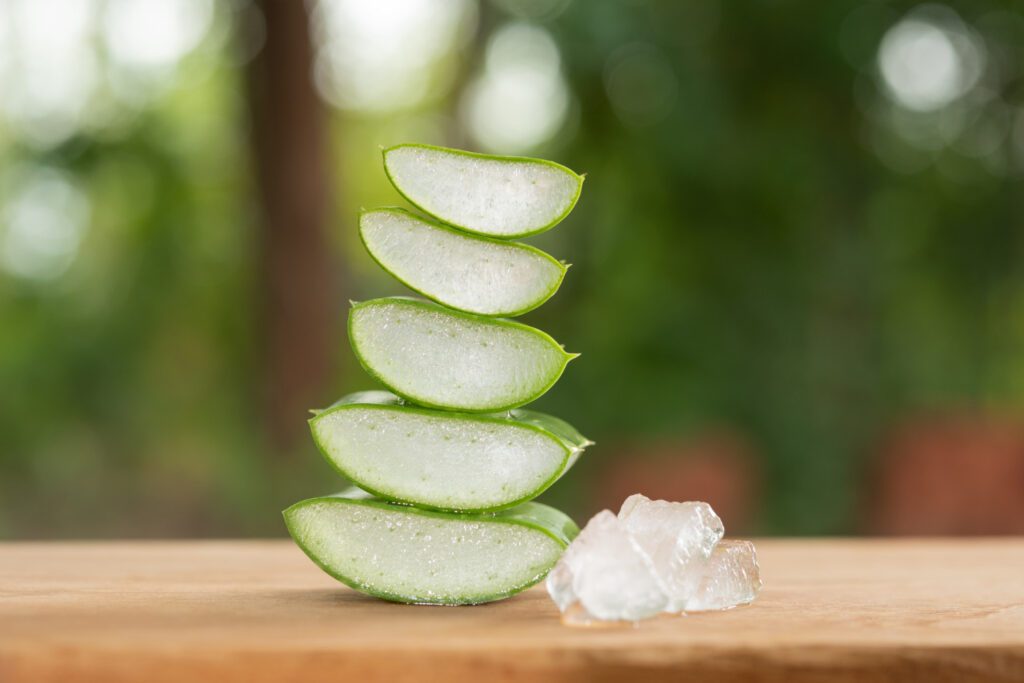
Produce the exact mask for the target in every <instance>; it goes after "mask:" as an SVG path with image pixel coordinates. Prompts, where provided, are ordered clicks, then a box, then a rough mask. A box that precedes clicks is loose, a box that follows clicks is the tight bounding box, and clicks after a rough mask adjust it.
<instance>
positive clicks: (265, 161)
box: [249, 0, 337, 453]
mask: <svg viewBox="0 0 1024 683" xmlns="http://www.w3.org/2000/svg"><path fill="white" fill-rule="evenodd" d="M258 5H259V7H260V8H261V9H262V11H263V13H264V17H265V19H266V42H265V44H264V46H263V48H262V50H261V51H260V52H259V54H258V55H257V56H256V58H255V59H254V60H253V61H252V63H251V66H250V73H249V102H250V107H251V112H252V123H253V134H252V145H253V156H254V161H255V165H256V172H257V177H258V189H259V200H260V203H261V207H260V208H261V209H262V216H261V218H262V220H261V222H262V225H261V235H260V254H259V257H260V266H259V267H260V270H259V282H258V288H259V291H258V294H259V303H260V307H261V311H260V313H261V334H262V340H261V348H262V354H261V357H260V362H261V363H262V368H263V373H264V375H263V377H264V383H263V390H264V391H265V392H266V393H265V401H264V406H263V410H264V411H265V419H264V425H265V428H266V430H267V436H268V438H269V440H270V444H271V446H272V447H274V448H275V450H277V451H278V452H279V453H289V452H292V451H294V450H295V447H296V446H297V445H298V443H299V439H305V438H306V437H307V436H308V434H307V430H306V420H305V418H306V411H307V409H308V408H311V407H315V406H318V405H321V404H322V403H323V401H324V400H325V398H326V395H325V389H326V383H327V381H328V379H329V378H330V377H331V372H330V370H331V358H332V351H333V348H334V343H335V339H334V336H335V332H336V330H337V326H336V325H335V324H334V321H333V319H332V312H333V311H332V309H333V307H332V306H331V301H332V300H334V299H335V297H336V296H337V292H336V291H335V276H336V273H335V270H334V267H333V263H332V259H331V250H330V245H329V243H328V239H327V222H328V217H329V214H330V202H329V193H328V190H329V186H330V183H329V177H330V176H329V163H328V155H327V134H326V133H327V131H326V118H325V112H324V109H323V106H322V104H321V102H320V100H319V98H318V97H317V94H316V92H315V90H314V88H313V82H312V77H311V73H312V71H311V67H312V63H313V48H312V44H311V41H310V31H309V17H308V16H307V13H306V3H305V2H302V0H259V2H258Z"/></svg>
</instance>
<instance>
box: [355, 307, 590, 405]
mask: <svg viewBox="0 0 1024 683" xmlns="http://www.w3.org/2000/svg"><path fill="white" fill-rule="evenodd" d="M348 333H349V339H350V341H351V342H352V350H353V351H355V354H356V356H357V357H358V358H359V362H360V363H362V365H363V367H364V368H365V369H366V371H367V372H368V373H370V374H371V375H373V376H374V377H375V378H377V379H378V380H380V381H381V382H382V383H383V384H384V385H385V386H387V387H388V388H389V389H391V390H392V391H394V392H395V393H396V394H398V395H400V396H402V397H403V398H405V399H408V400H409V401H412V402H413V403H418V404H419V405H422V406H427V407H430V408H443V409H450V410H466V411H470V412H492V411H499V410H508V409H511V408H517V407H519V406H521V405H523V404H525V403H529V402H530V401H532V400H534V399H536V398H537V397H538V396H540V395H541V394H543V393H544V392H545V391H547V390H548V389H550V388H551V386H552V385H553V384H554V383H555V382H556V381H557V380H558V378H559V377H560V376H561V374H562V371H563V370H564V369H565V366H566V364H567V363H568V362H569V361H570V360H572V359H573V358H575V357H576V356H577V355H579V354H570V353H566V352H565V350H564V349H562V347H561V346H559V344H558V343H557V342H556V341H555V340H554V339H552V338H551V337H549V336H548V335H547V334H545V333H544V332H541V331H540V330H537V329H534V328H532V327H528V326H526V325H523V324H520V323H517V322H513V321H511V320H502V319H494V318H485V317H481V316H477V315H472V314H470V313H460V312H458V311H452V310H449V309H447V308H444V307H442V306H439V305H437V304H435V303H430V302H428V301H420V300H418V299H406V298H403V297H392V298H385V299H373V300H371V301H365V302H363V303H358V304H354V305H353V306H352V311H351V312H350V314H349V318H348Z"/></svg>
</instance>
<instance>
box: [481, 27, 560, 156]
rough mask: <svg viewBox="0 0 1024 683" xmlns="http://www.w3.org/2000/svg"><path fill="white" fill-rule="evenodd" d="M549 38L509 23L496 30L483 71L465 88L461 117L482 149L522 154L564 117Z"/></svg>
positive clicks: (555, 50) (536, 29) (555, 49)
mask: <svg viewBox="0 0 1024 683" xmlns="http://www.w3.org/2000/svg"><path fill="white" fill-rule="evenodd" d="M561 61H562V60H561V55H560V54H559V52H558V46H557V45H556V44H555V41H554V39H552V37H551V35H550V34H549V33H548V32H547V31H546V30H544V29H543V28H541V27H539V26H534V25H531V24H527V23H521V22H515V23H510V24H507V25H505V26H503V27H501V28H500V29H498V30H497V31H496V32H495V33H494V35H493V37H492V38H491V40H490V42H489V43H488V44H487V53H486V59H485V62H484V70H483V72H482V73H481V74H479V76H478V77H477V78H476V79H475V80H474V81H473V82H472V83H470V84H469V86H468V87H467V88H466V92H465V94H464V96H463V101H462V112H463V118H464V119H465V121H466V123H467V126H468V128H469V132H470V134H471V135H472V136H473V139H474V140H475V141H476V142H477V143H478V144H479V145H480V146H481V147H483V148H484V149H486V150H489V151H494V152H502V153H507V154H519V153H523V152H528V151H530V150H532V149H534V148H535V147H537V146H538V145H540V144H542V143H544V142H546V141H548V140H550V139H551V138H552V137H554V135H555V134H556V133H557V132H558V131H559V130H560V129H561V127H562V125H563V124H564V123H565V121H566V118H567V117H568V114H569V86H568V84H567V83H566V81H565V77H564V76H563V75H562V69H561Z"/></svg>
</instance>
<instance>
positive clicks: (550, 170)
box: [384, 145, 583, 238]
mask: <svg viewBox="0 0 1024 683" xmlns="http://www.w3.org/2000/svg"><path fill="white" fill-rule="evenodd" d="M384 170H385V172H386V173H387V175H388V178H390V179H391V183H392V184H393V185H394V186H395V189H396V190H398V191H399V192H400V193H401V194H402V196H403V197H405V198H406V199H408V200H409V201H410V202H412V203H413V204H414V205H416V206H417V207H419V208H420V209H422V210H423V211H425V212H427V213H429V214H430V215H431V216H434V217H435V218H437V219H438V220H441V221H443V222H445V223H448V224H449V225H454V226H455V227H457V228H461V229H463V230H467V231H469V232H475V233H479V234H481V235H491V236H493V237H505V238H508V237H524V236H526V235H534V234H537V233H539V232H543V231H545V230H547V229H549V228H552V227H554V226H555V225H556V224H558V222H559V221H561V220H562V219H563V218H565V217H566V215H568V213H569V212H570V211H572V208H573V206H575V205H576V200H577V199H578V198H579V195H580V189H581V188H582V187H583V176H580V175H578V174H576V173H574V172H573V171H571V170H569V169H568V168H566V167H565V166H562V165H560V164H556V163H554V162H552V161H545V160H543V159H528V158H525V157H501V156H490V155H486V154H475V153H473V152H464V151H462V150H457V149H446V148H443V147H433V146H430V145H398V146H396V147H391V148H389V149H386V150H384Z"/></svg>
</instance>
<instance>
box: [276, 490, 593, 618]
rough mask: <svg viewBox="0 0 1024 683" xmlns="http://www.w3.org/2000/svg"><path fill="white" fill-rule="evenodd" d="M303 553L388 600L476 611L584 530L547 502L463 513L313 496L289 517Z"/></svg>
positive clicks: (519, 586) (544, 569)
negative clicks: (470, 606)
mask: <svg viewBox="0 0 1024 683" xmlns="http://www.w3.org/2000/svg"><path fill="white" fill-rule="evenodd" d="M284 517H285V523H286V524H287V525H288V531H289V533H291V535H292V538H294V539H295V542H296V543H297V544H298V545H299V547H300V548H302V550H303V551H304V552H305V553H306V554H307V555H308V556H309V557H310V559H312V560H313V561H314V562H315V563H316V564H317V565H319V566H320V567H321V568H322V569H323V570H324V571H326V572H327V573H328V574H330V575H332V576H334V577H335V578H337V579H338V580H340V581H342V582H343V583H346V584H348V585H349V586H351V587H352V588H355V589H357V590H360V591H363V592H365V593H369V594H370V595H375V596H377V597H380V598H384V599H386V600H394V601H399V602H413V603H426V604H445V605H460V604H476V603H481V602H490V601H492V600H500V599H502V598H507V597H509V596H510V595H513V594H514V593H518V592H519V591H521V590H523V589H524V588H528V587H529V586H531V585H533V584H535V583H537V582H538V581H540V580H541V579H543V578H544V576H545V575H546V574H547V573H548V571H550V569H551V567H552V566H554V564H555V562H556V561H557V560H558V558H559V556H561V554H562V552H563V550H565V547H566V546H567V545H568V544H569V542H570V541H571V540H572V538H573V537H574V536H575V535H576V533H578V530H577V528H576V525H575V524H573V522H572V520H570V519H569V518H568V517H566V516H565V515H564V514H562V513H561V512H559V511H557V510H555V509H553V508H549V507H547V506H545V505H540V504H539V503H524V504H523V505H520V506H518V507H515V508H512V509H510V510H505V511H503V512H498V513H495V514H486V515H455V514H452V513H445V512H431V511H427V510H419V509H417V508H412V507H407V506H401V505H394V504H391V503H386V502H383V501H380V500H378V499H373V498H370V499H366V498H362V497H360V496H359V495H358V494H343V495H341V496H329V497H324V498H313V499H310V500H304V501H302V502H300V503H296V504H295V505H293V506H291V507H290V508H288V509H287V510H285V512H284Z"/></svg>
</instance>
